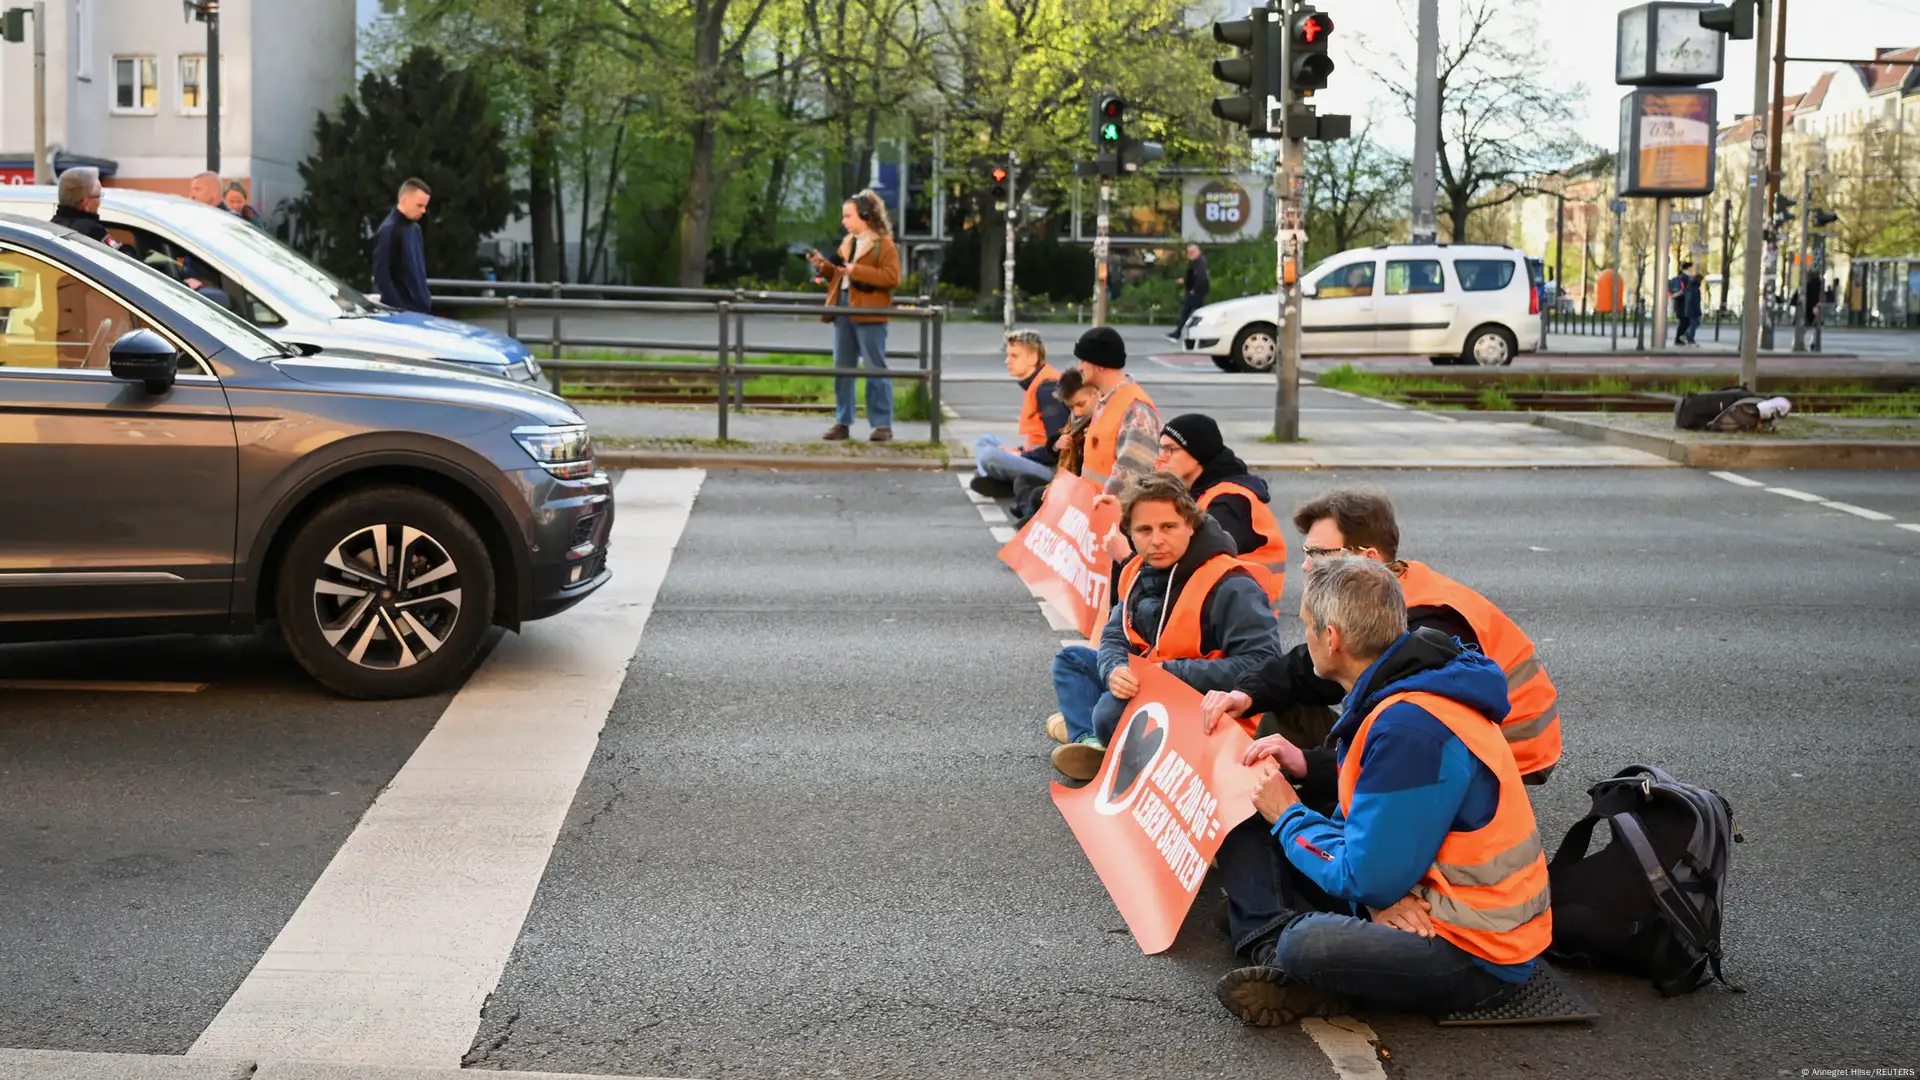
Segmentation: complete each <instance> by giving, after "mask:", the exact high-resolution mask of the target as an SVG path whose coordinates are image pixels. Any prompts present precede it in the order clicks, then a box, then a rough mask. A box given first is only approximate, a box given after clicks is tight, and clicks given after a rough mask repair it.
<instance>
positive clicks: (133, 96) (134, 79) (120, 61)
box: [113, 56, 160, 115]
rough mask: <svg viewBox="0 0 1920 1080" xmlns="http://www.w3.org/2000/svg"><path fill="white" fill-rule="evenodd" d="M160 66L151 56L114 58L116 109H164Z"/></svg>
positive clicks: (148, 111) (146, 111) (139, 111)
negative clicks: (161, 101)
mask: <svg viewBox="0 0 1920 1080" xmlns="http://www.w3.org/2000/svg"><path fill="white" fill-rule="evenodd" d="M159 74H160V73H159V66H158V65H157V64H155V63H154V59H153V57H151V56H116V57H114V58H113V111H114V112H117V113H134V114H139V115H152V114H153V113H154V112H156V111H158V110H159V108H160V77H159Z"/></svg>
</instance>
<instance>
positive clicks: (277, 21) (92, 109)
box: [0, 0, 355, 221]
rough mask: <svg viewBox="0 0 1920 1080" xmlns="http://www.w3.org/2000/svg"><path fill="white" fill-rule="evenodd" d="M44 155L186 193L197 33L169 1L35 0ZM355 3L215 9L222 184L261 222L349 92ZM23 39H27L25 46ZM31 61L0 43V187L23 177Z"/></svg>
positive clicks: (313, 0)
mask: <svg viewBox="0 0 1920 1080" xmlns="http://www.w3.org/2000/svg"><path fill="white" fill-rule="evenodd" d="M46 16H47V26H46V41H47V147H48V151H49V154H50V155H51V156H52V157H53V158H54V162H55V165H56V168H61V167H65V166H68V165H71V164H86V165H97V166H99V167H100V170H101V173H102V175H103V177H104V178H105V181H106V183H107V184H108V185H109V186H118V187H134V188H143V189H147V190H152V191H168V192H177V193H182V194H184V193H185V191H186V189H187V182H188V180H189V179H191V178H192V177H193V176H194V175H195V174H196V173H199V172H201V171H203V170H205V168H206V165H207V153H206V151H207V118H206V117H207V110H206V104H207V97H206V94H207V64H206V52H207V33H206V25H205V24H204V23H201V22H198V21H193V20H190V19H188V18H187V17H186V14H185V9H184V8H183V6H182V5H181V4H178V3H173V2H170V0H46ZM354 33H355V19H354V6H353V3H352V0H224V2H222V3H221V4H220V52H221V68H220V80H221V88H220V89H221V95H220V96H221V99H222V104H221V109H220V150H221V156H220V170H219V171H220V174H221V177H222V179H224V180H226V181H238V182H240V183H241V184H243V185H244V186H246V187H247V188H248V190H249V192H250V195H251V198H252V200H253V203H254V205H255V206H256V207H258V208H259V210H260V211H261V213H262V214H263V215H266V216H267V217H268V219H269V221H274V220H277V219H278V218H279V217H280V216H281V215H282V214H284V212H285V207H286V204H287V202H288V201H289V200H290V199H292V198H293V197H294V196H296V195H298V194H299V192H300V174H299V171H298V164H299V162H300V161H301V159H303V158H304V157H306V156H307V155H308V154H310V153H311V152H312V151H313V126H314V119H315V117H316V116H317V115H318V114H319V113H320V112H322V111H328V110H332V109H334V108H336V107H337V106H338V104H339V100H340V98H341V97H342V96H343V95H345V94H348V93H350V92H351V91H352V89H353V78H354V40H355V39H354ZM29 40H31V39H29ZM33 100H34V93H33V50H32V47H31V44H0V183H31V182H32V176H33V119H34V118H33Z"/></svg>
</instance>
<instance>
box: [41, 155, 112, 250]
mask: <svg viewBox="0 0 1920 1080" xmlns="http://www.w3.org/2000/svg"><path fill="white" fill-rule="evenodd" d="M59 191H60V206H59V208H58V209H56V210H55V211H54V212H53V223H54V224H55V225H60V226H63V227H65V228H68V229H72V230H73V231H74V232H77V233H79V234H80V235H81V236H84V237H86V238H88V239H89V240H98V241H100V242H101V243H103V244H105V245H107V246H108V247H119V246H120V244H119V242H118V241H116V240H115V239H114V238H113V237H112V236H110V235H108V234H107V223H106V222H104V221H101V220H100V196H102V195H104V194H106V191H105V189H104V188H102V187H101V186H100V170H99V169H96V168H94V167H93V166H91V165H75V166H74V167H73V168H71V169H68V170H67V171H66V172H63V173H61V174H60V189H59Z"/></svg>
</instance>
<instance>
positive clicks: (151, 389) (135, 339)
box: [107, 330, 180, 394]
mask: <svg viewBox="0 0 1920 1080" xmlns="http://www.w3.org/2000/svg"><path fill="white" fill-rule="evenodd" d="M107 367H108V370H110V371H112V372H113V377H114V378H116V379H124V380H126V381H127V382H137V383H145V384H146V385H147V393H149V394H164V393H166V392H167V391H168V390H171V389H173V377H174V375H175V374H177V373H178V372H179V370H180V350H178V349H176V348H174V347H173V345H172V344H170V343H169V342H168V341H167V339H166V338H163V337H161V336H160V335H159V334H157V333H155V332H154V331H152V330H132V331H129V332H127V333H125V334H122V335H120V340H118V341H116V342H114V343H113V352H112V353H111V354H110V356H109V359H108V363H107Z"/></svg>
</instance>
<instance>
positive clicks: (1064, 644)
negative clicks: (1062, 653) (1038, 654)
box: [1060, 637, 1094, 649]
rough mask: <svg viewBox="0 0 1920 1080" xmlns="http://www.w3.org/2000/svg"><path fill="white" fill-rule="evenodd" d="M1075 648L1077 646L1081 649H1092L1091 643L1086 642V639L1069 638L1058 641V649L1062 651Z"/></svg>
mask: <svg viewBox="0 0 1920 1080" xmlns="http://www.w3.org/2000/svg"><path fill="white" fill-rule="evenodd" d="M1075 646H1078V647H1080V648H1082V649H1091V648H1093V647H1094V646H1093V642H1091V641H1088V640H1087V639H1086V638H1083V637H1069V638H1061V639H1060V647H1061V648H1063V649H1071V648H1074V647H1075Z"/></svg>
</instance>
